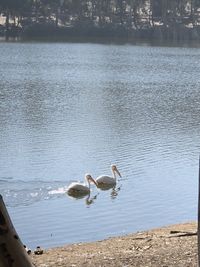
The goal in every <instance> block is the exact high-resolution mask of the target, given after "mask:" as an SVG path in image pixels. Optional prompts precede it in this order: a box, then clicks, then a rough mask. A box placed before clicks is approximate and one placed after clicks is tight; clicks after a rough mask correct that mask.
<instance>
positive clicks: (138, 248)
mask: <svg viewBox="0 0 200 267" xmlns="http://www.w3.org/2000/svg"><path fill="white" fill-rule="evenodd" d="M196 232H197V224H196V223H194V222H191V223H185V224H179V225H172V226H168V227H164V228H160V229H154V230H150V231H145V232H138V233H136V234H131V235H127V236H122V237H116V238H109V239H106V240H103V241H98V242H92V243H79V244H73V245H66V246H64V247H59V248H53V249H48V250H44V253H43V255H31V256H30V257H31V259H32V261H33V263H34V264H35V265H36V266H37V267H59V266H62V267H107V266H109V267H110V266H111V267H129V266H133V267H140V266H141V267H150V266H153V267H171V266H173V267H194V266H195V267H197V266H198V264H197V233H196Z"/></svg>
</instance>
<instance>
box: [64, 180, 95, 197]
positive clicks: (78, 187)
mask: <svg viewBox="0 0 200 267" xmlns="http://www.w3.org/2000/svg"><path fill="white" fill-rule="evenodd" d="M67 192H68V193H70V192H71V193H72V192H74V193H75V192H76V193H88V194H89V193H90V187H88V186H87V185H86V184H81V183H77V182H76V183H75V182H73V183H71V184H70V185H69V186H68V188H67Z"/></svg>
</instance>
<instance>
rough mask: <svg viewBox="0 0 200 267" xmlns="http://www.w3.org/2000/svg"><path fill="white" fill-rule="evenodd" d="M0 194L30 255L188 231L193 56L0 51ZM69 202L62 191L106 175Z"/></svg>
mask: <svg viewBox="0 0 200 267" xmlns="http://www.w3.org/2000/svg"><path fill="white" fill-rule="evenodd" d="M0 52H1V60H0V128H1V131H0V140H1V147H0V193H1V194H2V195H3V197H4V201H5V203H6V205H7V208H8V211H9V214H10V216H11V218H12V220H13V223H14V225H15V228H16V230H17V232H18V233H19V235H20V237H21V239H22V240H23V242H24V243H25V244H27V245H28V246H29V247H31V248H35V246H37V245H40V246H43V247H53V246H59V245H62V244H65V243H73V242H82V241H92V240H100V239H104V238H106V237H110V236H117V235H123V234H127V233H130V232H136V231H140V230H145V229H149V228H153V227H158V226H163V225H166V224H171V223H178V222H183V221H188V220H195V219H196V214H197V184H198V157H199V148H200V87H199V86H200V75H199V71H200V49H198V48H178V47H177V48H172V47H171V48H167V47H148V46H141V47H140V46H129V45H97V44H65V43H63V44H59V43H58V44H49V43H43V44H39V43H33V44H31V43H25V44H23V43H1V44H0ZM111 163H115V164H117V166H118V168H119V170H120V172H121V174H122V179H120V180H119V181H118V183H117V186H116V188H115V189H114V190H112V189H111V190H107V191H101V190H99V189H98V190H97V189H96V188H95V187H94V186H93V187H92V192H91V195H90V198H89V197H87V198H86V197H85V198H82V199H73V198H70V197H69V196H68V195H67V194H66V193H65V192H66V188H67V185H68V184H69V183H70V182H72V181H76V180H80V181H83V180H84V174H85V173H90V174H91V175H92V176H93V177H97V176H98V175H100V174H110V173H111V172H110V164H111Z"/></svg>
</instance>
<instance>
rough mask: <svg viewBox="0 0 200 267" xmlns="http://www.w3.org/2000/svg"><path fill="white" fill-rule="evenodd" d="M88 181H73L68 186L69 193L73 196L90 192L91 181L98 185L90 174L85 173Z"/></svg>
mask: <svg viewBox="0 0 200 267" xmlns="http://www.w3.org/2000/svg"><path fill="white" fill-rule="evenodd" d="M85 180H86V182H87V184H86V183H79V182H73V183H71V184H70V185H69V186H68V188H67V193H68V195H71V196H80V195H87V194H89V193H90V182H93V183H94V184H95V185H96V186H97V183H96V181H95V180H94V179H93V178H92V176H91V175H90V174H86V175H85Z"/></svg>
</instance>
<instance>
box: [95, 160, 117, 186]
mask: <svg viewBox="0 0 200 267" xmlns="http://www.w3.org/2000/svg"><path fill="white" fill-rule="evenodd" d="M111 171H112V174H113V176H112V177H111V176H108V175H100V176H98V177H97V178H96V183H97V185H98V186H101V185H113V186H114V185H115V184H116V182H117V179H116V173H117V174H118V175H119V176H120V177H121V174H120V172H119V171H118V169H117V167H116V165H111Z"/></svg>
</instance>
